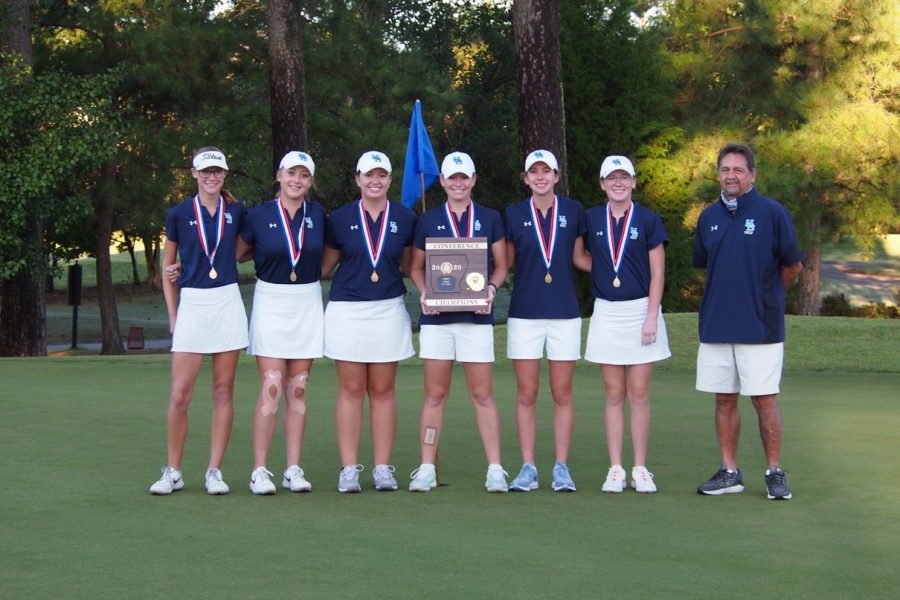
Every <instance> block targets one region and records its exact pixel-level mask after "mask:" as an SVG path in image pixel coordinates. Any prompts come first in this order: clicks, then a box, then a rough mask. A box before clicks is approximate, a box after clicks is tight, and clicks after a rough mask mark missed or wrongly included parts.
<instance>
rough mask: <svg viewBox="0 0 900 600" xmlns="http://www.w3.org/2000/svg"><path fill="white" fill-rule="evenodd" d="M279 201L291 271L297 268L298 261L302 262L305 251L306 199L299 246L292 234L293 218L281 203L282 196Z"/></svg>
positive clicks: (298, 236)
mask: <svg viewBox="0 0 900 600" xmlns="http://www.w3.org/2000/svg"><path fill="white" fill-rule="evenodd" d="M277 202H278V216H279V217H281V228H282V231H284V239H285V240H286V241H287V249H288V254H289V258H290V261H291V271H292V272H293V270H294V269H296V268H297V263H298V262H300V254H301V253H302V252H303V238H304V237H306V201H305V200H304V201H303V219H301V221H300V231H299V232H298V233H297V246H296V247H295V246H294V236H293V235H291V220H290V218H289V217H288V212H287V209H286V208H285V207H284V205H283V204H282V203H281V198H279V199H278V200H277Z"/></svg>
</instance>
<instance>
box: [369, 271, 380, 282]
mask: <svg viewBox="0 0 900 600" xmlns="http://www.w3.org/2000/svg"><path fill="white" fill-rule="evenodd" d="M369 279H371V280H372V283H378V272H377V271H372V276H371V277H369Z"/></svg>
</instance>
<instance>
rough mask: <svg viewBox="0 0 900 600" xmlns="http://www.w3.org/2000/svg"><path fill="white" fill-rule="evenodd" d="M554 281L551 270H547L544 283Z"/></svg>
mask: <svg viewBox="0 0 900 600" xmlns="http://www.w3.org/2000/svg"><path fill="white" fill-rule="evenodd" d="M552 281H553V278H552V277H550V271H547V274H546V275H545V276H544V283H550V282H552Z"/></svg>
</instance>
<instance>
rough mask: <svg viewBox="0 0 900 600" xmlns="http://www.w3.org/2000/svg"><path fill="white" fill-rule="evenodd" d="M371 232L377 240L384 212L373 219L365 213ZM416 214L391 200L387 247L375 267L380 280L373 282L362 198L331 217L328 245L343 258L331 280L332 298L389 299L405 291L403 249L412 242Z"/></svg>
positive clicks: (350, 299) (386, 235)
mask: <svg viewBox="0 0 900 600" xmlns="http://www.w3.org/2000/svg"><path fill="white" fill-rule="evenodd" d="M364 213H365V218H366V219H367V220H368V225H369V231H370V232H371V233H372V236H373V237H374V238H375V239H376V240H377V237H378V233H379V232H380V231H381V223H382V219H384V213H383V212H382V213H381V214H380V215H379V216H378V218H376V219H374V220H373V219H372V218H371V217H370V216H369V213H367V212H365V211H364ZM415 226H416V215H415V214H414V213H413V211H411V210H410V209H408V208H406V207H405V206H403V205H402V204H400V203H398V202H390V215H389V217H388V224H387V231H386V233H385V236H384V237H385V239H384V242H383V243H384V250H382V252H381V257H380V258H379V260H378V265H377V266H376V268H375V270H376V271H377V272H378V282H377V283H373V282H372V280H371V276H372V262H371V260H370V259H369V252H368V250H367V249H366V242H365V237H364V236H365V235H366V233H365V228H364V227H363V224H362V223H361V222H360V220H359V201H356V202H351V203H350V204H345V205H344V206H342V207H340V208H338V209H337V210H335V211H334V212H333V213H331V215H329V218H328V224H327V226H326V228H325V244H326V245H327V246H328V247H329V248H333V249H335V250H338V251H340V253H341V258H340V264H339V265H338V268H337V271H336V272H335V274H334V279H333V280H332V282H331V291H330V292H329V294H328V299H329V300H337V301H351V302H358V301H363V300H387V299H388V298H396V297H397V296H402V295H404V294H406V286H405V285H404V284H403V273H401V272H400V258H401V256H402V255H403V250H404V248H406V247H407V246H411V245H412V240H413V233H414V231H415Z"/></svg>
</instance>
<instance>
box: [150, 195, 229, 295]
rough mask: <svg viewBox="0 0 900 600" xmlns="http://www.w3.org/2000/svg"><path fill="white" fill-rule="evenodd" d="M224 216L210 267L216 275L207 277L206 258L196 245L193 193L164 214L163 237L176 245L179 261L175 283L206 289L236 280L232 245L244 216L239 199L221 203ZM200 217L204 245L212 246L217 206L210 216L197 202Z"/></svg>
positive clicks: (213, 243) (197, 230) (217, 214)
mask: <svg viewBox="0 0 900 600" xmlns="http://www.w3.org/2000/svg"><path fill="white" fill-rule="evenodd" d="M223 206H224V211H225V215H224V216H225V219H224V223H223V227H224V228H223V230H222V240H221V242H219V246H218V249H216V256H215V261H214V262H213V266H215V269H216V278H215V279H211V278H210V276H209V271H210V266H209V259H208V258H207V257H206V254H205V253H204V252H203V248H202V247H201V245H200V237H199V229H198V228H197V219H196V216H195V214H194V196H189V197H188V198H187V199H186V200H185V201H184V202H182V203H181V204H176V205H175V206H173V207H172V208H170V209H169V211H168V213H167V214H166V239H167V240H169V241H172V242H175V243H176V244H178V258H179V260H180V261H181V275H179V276H178V282H177V283H178V286H179V287H187V288H201V289H210V288H215V287H222V286H225V285H230V284H232V283H237V280H238V274H237V260H236V259H235V246H236V243H237V236H238V233H239V232H240V230H241V224H242V222H243V219H244V214H245V213H244V205H243V203H241V202H235V203H234V204H229V203H228V202H223ZM200 218H201V219H203V225H204V227H205V229H206V244H207V248H209V249H210V250H212V249H213V248H216V227H217V223H218V220H219V213H218V209H216V214H215V215H211V214H209V211H208V210H206V208H204V207H203V205H202V204H201V205H200Z"/></svg>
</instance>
